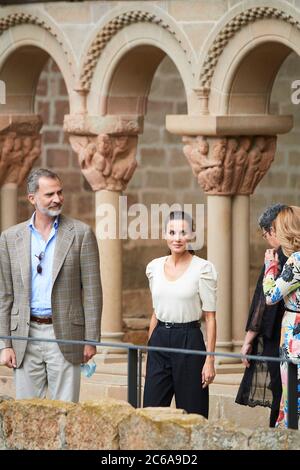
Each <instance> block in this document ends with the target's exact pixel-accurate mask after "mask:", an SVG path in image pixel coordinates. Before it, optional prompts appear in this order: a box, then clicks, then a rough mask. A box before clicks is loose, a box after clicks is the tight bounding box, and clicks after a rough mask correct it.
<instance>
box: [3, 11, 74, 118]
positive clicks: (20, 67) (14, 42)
mask: <svg viewBox="0 0 300 470" xmlns="http://www.w3.org/2000/svg"><path fill="white" fill-rule="evenodd" d="M0 37H1V41H0V79H1V80H3V81H4V82H5V84H6V104H5V105H1V109H0V112H1V114H10V113H12V114H16V113H21V114H31V113H32V112H33V106H34V95H35V88H36V85H37V81H38V78H39V75H40V73H41V71H42V69H43V67H44V65H45V63H46V61H47V60H48V58H49V57H52V58H53V60H54V61H55V62H56V64H57V65H58V67H59V69H60V70H61V73H62V75H63V78H64V80H65V83H66V87H67V90H68V94H69V97H70V98H71V95H72V94H73V93H74V92H73V88H74V80H75V77H76V70H75V63H76V62H75V59H74V57H73V54H72V52H71V49H70V48H69V46H68V44H67V42H66V41H65V39H64V37H63V35H62V33H61V32H60V31H59V30H58V29H57V27H56V26H55V25H53V24H52V22H51V21H50V20H48V18H43V17H40V16H39V17H38V16H34V15H32V14H30V13H14V14H11V15H8V16H7V17H3V18H1V19H0ZM71 101H72V100H71V99H70V102H71Z"/></svg>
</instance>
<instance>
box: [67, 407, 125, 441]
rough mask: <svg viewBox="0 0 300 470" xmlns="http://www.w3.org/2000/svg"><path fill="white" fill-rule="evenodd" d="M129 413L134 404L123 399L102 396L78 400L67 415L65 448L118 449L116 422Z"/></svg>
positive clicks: (118, 422) (117, 425) (117, 423)
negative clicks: (131, 404)
mask: <svg viewBox="0 0 300 470" xmlns="http://www.w3.org/2000/svg"><path fill="white" fill-rule="evenodd" d="M132 413H134V408H133V407H132V406H130V405H129V404H128V403H126V402H124V401H118V400H110V399H107V400H106V399H104V400H101V401H99V402H97V401H95V402H83V403H80V404H78V405H77V406H76V408H74V409H73V410H71V412H70V413H69V414H68V416H67V422H66V428H65V436H66V445H67V447H68V449H94V450H103V449H112V450H113V449H119V435H118V427H119V424H120V422H121V421H122V420H124V419H126V418H128V417H129V416H130V415H131V414H132Z"/></svg>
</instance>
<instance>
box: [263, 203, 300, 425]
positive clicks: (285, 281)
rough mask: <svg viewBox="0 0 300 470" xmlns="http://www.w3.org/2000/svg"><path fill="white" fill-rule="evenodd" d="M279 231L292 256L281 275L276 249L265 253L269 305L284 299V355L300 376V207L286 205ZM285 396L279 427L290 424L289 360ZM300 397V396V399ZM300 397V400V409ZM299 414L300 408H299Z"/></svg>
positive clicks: (283, 378)
mask: <svg viewBox="0 0 300 470" xmlns="http://www.w3.org/2000/svg"><path fill="white" fill-rule="evenodd" d="M274 225H275V227H274V228H275V233H276V238H277V240H278V241H279V243H280V245H281V248H282V251H283V253H284V254H285V255H286V256H288V257H289V258H288V260H287V262H286V263H285V265H284V267H283V270H282V273H281V274H280V275H279V276H278V255H277V254H276V253H275V251H274V250H273V249H269V250H267V251H266V254H265V275H264V281H263V288H264V294H265V296H266V303H267V304H268V305H272V304H276V303H277V302H279V301H280V300H281V299H283V300H284V304H285V313H284V316H283V319H282V324H281V340H280V355H281V357H283V358H286V359H287V358H288V359H292V360H293V361H294V362H295V363H296V364H298V383H299V379H300V207H297V206H288V207H286V208H284V209H283V210H282V211H281V212H280V213H279V214H278V216H277V218H276V220H275V224H274ZM280 369H281V381H282V399H281V405H280V412H279V417H278V420H277V426H285V427H287V408H288V400H287V363H286V362H283V363H282V364H281V366H280ZM298 400H299V399H298ZM299 406H300V400H299V401H298V410H299ZM298 414H299V411H298Z"/></svg>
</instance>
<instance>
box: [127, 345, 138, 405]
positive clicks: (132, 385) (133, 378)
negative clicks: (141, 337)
mask: <svg viewBox="0 0 300 470" xmlns="http://www.w3.org/2000/svg"><path fill="white" fill-rule="evenodd" d="M137 371H138V355H137V350H136V349H131V348H129V349H128V374H127V390H128V391H127V401H128V403H130V405H132V406H134V407H135V408H136V407H137V404H138V402H137Z"/></svg>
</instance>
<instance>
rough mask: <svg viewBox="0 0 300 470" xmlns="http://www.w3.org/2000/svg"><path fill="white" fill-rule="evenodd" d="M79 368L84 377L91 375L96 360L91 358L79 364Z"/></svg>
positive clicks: (94, 368) (93, 371)
mask: <svg viewBox="0 0 300 470" xmlns="http://www.w3.org/2000/svg"><path fill="white" fill-rule="evenodd" d="M80 369H81V373H82V374H83V375H84V376H85V377H92V375H93V374H94V373H95V370H96V362H95V361H94V360H93V361H90V362H87V363H86V364H81V366H80Z"/></svg>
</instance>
